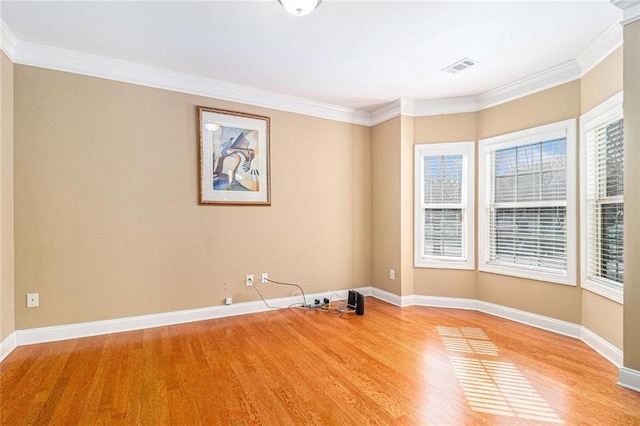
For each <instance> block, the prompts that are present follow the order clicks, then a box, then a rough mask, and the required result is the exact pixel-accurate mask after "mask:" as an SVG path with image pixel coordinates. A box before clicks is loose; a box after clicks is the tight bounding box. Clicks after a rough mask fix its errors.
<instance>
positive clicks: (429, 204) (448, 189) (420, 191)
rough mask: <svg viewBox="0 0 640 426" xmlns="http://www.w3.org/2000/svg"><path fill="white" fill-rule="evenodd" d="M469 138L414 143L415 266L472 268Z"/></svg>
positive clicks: (471, 194) (471, 160)
mask: <svg viewBox="0 0 640 426" xmlns="http://www.w3.org/2000/svg"><path fill="white" fill-rule="evenodd" d="M474 150H475V147H474V144H473V142H458V143H446V144H424V145H416V166H415V167H416V170H415V175H416V178H415V179H416V184H415V196H416V200H415V265H416V266H425V267H441V268H462V269H471V268H473V264H474V259H473V256H471V253H472V249H473V186H472V185H470V183H469V182H473V181H472V180H471V179H473V153H474Z"/></svg>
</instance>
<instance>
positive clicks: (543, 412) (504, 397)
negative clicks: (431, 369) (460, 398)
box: [449, 357, 564, 424]
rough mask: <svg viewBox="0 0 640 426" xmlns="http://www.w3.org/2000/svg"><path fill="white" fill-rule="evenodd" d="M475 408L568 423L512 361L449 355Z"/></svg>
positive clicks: (524, 417)
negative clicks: (557, 413)
mask: <svg viewBox="0 0 640 426" xmlns="http://www.w3.org/2000/svg"><path fill="white" fill-rule="evenodd" d="M449 360H450V361H451V364H452V365H453V369H454V371H455V374H456V377H457V378H458V380H459V381H460V384H461V385H462V389H463V391H464V394H465V397H466V398H467V400H468V402H469V405H470V406H471V409H473V410H474V411H478V412H482V413H489V414H496V415H501V416H511V417H519V418H522V419H529V420H537V421H543V422H549V423H558V424H562V423H564V422H563V421H562V419H560V418H559V417H558V416H557V415H556V413H555V412H554V411H553V409H552V408H551V407H550V406H549V404H547V403H546V401H545V400H544V399H543V398H542V397H541V396H540V395H539V394H538V392H536V390H535V389H534V388H533V387H532V386H531V385H530V384H529V382H528V381H527V379H526V378H525V377H524V376H523V375H522V374H521V373H520V371H518V369H517V368H516V367H515V366H514V365H513V364H511V363H508V362H497V361H488V360H478V359H472V358H462V357H449Z"/></svg>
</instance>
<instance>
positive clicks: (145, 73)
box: [14, 42, 370, 126]
mask: <svg viewBox="0 0 640 426" xmlns="http://www.w3.org/2000/svg"><path fill="white" fill-rule="evenodd" d="M14 62H15V63H18V64H22V65H30V66H35V67H42V68H48V69H53V70H58V71H65V72H70V73H75V74H82V75H88V76H92V77H99V78H105V79H108V80H115V81H121V82H124V83H132V84H138V85H141V86H148V87H154V88H158V89H165V90H171V91H176V92H182V93H189V94H193V95H198V96H206V97H211V98H215V99H221V100H226V101H231V102H239V103H243V104H249V105H254V106H259V107H264V108H272V109H277V110H281V111H287V112H293V113H298V114H304V115H309V116H313V117H319V118H325V119H329V120H335V121H342V122H347V123H353V124H360V125H364V126H369V125H370V117H369V114H368V113H367V112H365V111H360V110H356V109H352V108H346V107H341V106H337V105H330V104H325V103H322V102H316V101H312V100H308V99H303V98H298V97H294V96H288V95H283V94H279V93H275V92H269V91H266V90H261V89H255V88H252V87H248V86H241V85H238V84H232V83H227V82H224V81H219V80H212V79H207V78H203V77H197V76H193V75H189V74H183V73H177V72H173V71H166V70H161V69H158V68H153V67H148V66H144V65H138V64H133V63H130V62H124V61H119V60H115V59H108V58H104V57H100V56H95V55H90V54H86V53H79V52H74V51H70V50H65V49H58V48H53V47H48V46H43V45H39V44H34V43H24V42H20V43H19V44H18V45H17V47H16V48H15V51H14Z"/></svg>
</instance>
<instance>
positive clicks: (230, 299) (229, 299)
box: [224, 297, 233, 305]
mask: <svg viewBox="0 0 640 426" xmlns="http://www.w3.org/2000/svg"><path fill="white" fill-rule="evenodd" d="M232 303H233V298H232V297H227V298H226V299H224V304H225V305H231V304H232Z"/></svg>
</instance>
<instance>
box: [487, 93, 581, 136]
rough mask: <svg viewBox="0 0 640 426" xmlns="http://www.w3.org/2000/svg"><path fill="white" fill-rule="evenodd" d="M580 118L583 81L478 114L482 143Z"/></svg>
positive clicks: (535, 94)
mask: <svg viewBox="0 0 640 426" xmlns="http://www.w3.org/2000/svg"><path fill="white" fill-rule="evenodd" d="M578 117H580V81H579V80H576V81H572V82H571V83H567V84H563V85H561V86H557V87H553V88H551V89H547V90H543V91H542V92H538V93H534V94H532V95H529V96H525V97H523V98H520V99H516V100H513V101H511V102H507V103H504V104H501V105H498V106H495V107H492V108H487V109H485V110H482V111H480V112H479V113H478V133H477V136H478V139H485V138H489V137H492V136H497V135H502V134H505V133H510V132H515V131H518V130H524V129H529V128H531V127H536V126H542V125H544V124H549V123H555V122H557V121H562V120H568V119H570V118H578Z"/></svg>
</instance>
